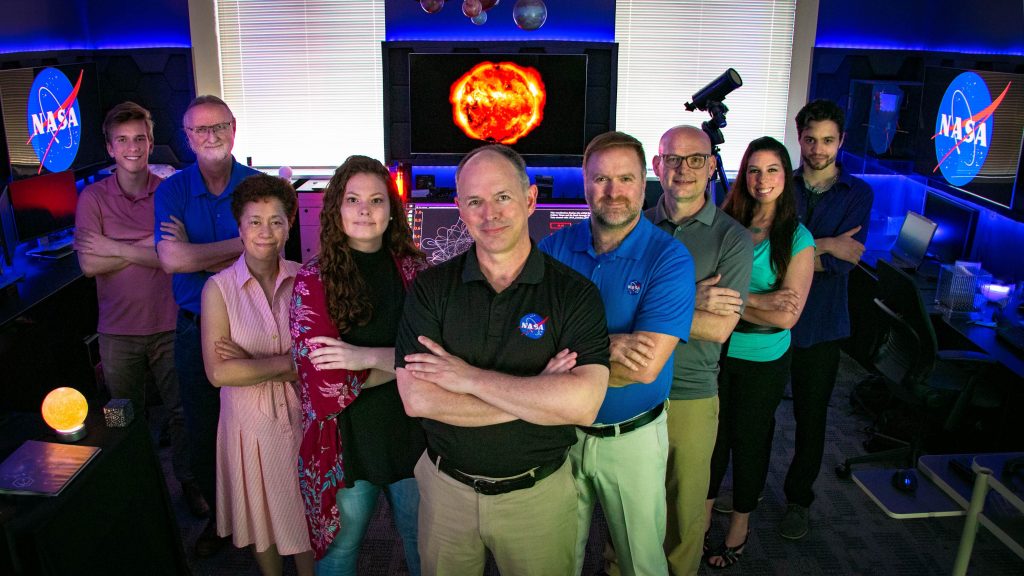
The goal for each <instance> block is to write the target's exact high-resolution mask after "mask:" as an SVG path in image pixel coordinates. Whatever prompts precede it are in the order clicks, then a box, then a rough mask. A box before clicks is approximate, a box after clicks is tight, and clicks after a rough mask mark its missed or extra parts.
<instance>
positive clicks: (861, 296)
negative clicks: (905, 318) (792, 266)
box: [848, 260, 1024, 379]
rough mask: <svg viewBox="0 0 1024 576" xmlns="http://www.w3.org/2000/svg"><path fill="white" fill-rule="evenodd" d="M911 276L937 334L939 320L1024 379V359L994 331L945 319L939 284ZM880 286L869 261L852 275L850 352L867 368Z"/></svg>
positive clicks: (957, 319)
mask: <svg viewBox="0 0 1024 576" xmlns="http://www.w3.org/2000/svg"><path fill="white" fill-rule="evenodd" d="M911 276H912V277H913V278H914V282H915V284H916V285H917V287H918V290H919V291H920V292H921V299H922V300H923V301H924V303H925V305H926V306H928V308H929V312H930V313H931V315H932V323H933V324H934V325H935V327H936V332H937V333H941V332H942V330H941V327H940V324H939V323H938V322H936V320H939V321H941V324H944V325H945V326H948V327H949V328H951V329H952V331H953V332H955V333H956V334H958V335H960V336H961V337H962V338H964V339H965V340H966V341H967V342H969V343H970V345H971V346H973V347H975V348H977V350H979V351H981V352H985V353H986V354H988V355H990V356H992V358H993V359H994V360H995V361H996V362H997V363H999V364H1000V365H1001V366H1003V367H1005V368H1006V369H1007V370H1008V371H1009V372H1010V373H1011V374H1013V375H1015V376H1016V377H1017V378H1018V379H1024V357H1021V355H1020V354H1019V353H1018V352H1016V351H1015V350H1013V349H1012V348H1010V347H1008V346H1006V345H1005V344H1003V343H1002V342H1001V341H999V339H998V338H996V332H995V330H994V329H992V328H986V327H984V326H978V325H976V324H971V323H969V319H967V318H957V317H954V318H949V319H946V318H944V317H943V315H942V314H941V312H940V311H939V310H938V308H937V307H936V306H934V302H935V285H936V281H935V280H931V279H928V278H925V277H922V276H919V275H911ZM877 283H878V279H877V277H876V276H875V270H874V268H873V267H871V266H869V265H868V260H862V261H861V263H860V264H858V265H857V266H856V267H854V269H853V271H852V272H851V273H850V299H849V306H850V323H851V326H850V335H851V343H850V345H849V347H850V349H849V350H848V352H849V353H850V355H851V356H853V357H854V358H855V359H856V360H857V361H858V362H860V363H861V364H863V365H864V366H870V359H869V358H867V356H868V354H869V352H870V351H869V350H867V349H866V348H867V347H869V346H870V343H871V342H872V341H873V339H874V326H873V322H872V321H871V319H872V318H874V317H875V308H874V303H873V299H874V298H875V297H876V296H877V289H876V285H877ZM940 340H941V338H940Z"/></svg>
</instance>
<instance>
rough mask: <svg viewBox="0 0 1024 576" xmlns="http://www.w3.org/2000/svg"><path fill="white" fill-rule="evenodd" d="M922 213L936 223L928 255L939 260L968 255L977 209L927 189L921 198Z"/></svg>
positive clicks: (969, 253)
mask: <svg viewBox="0 0 1024 576" xmlns="http://www.w3.org/2000/svg"><path fill="white" fill-rule="evenodd" d="M924 215H925V216H926V217H927V218H928V219H929V220H932V221H933V222H935V223H936V224H937V225H938V229H937V230H936V231H935V237H934V238H933V239H932V243H931V247H930V248H929V249H928V255H929V256H932V257H934V258H935V259H936V260H938V261H939V262H941V263H943V264H952V263H954V262H956V261H957V260H965V259H968V258H970V257H971V245H972V242H973V240H974V230H975V228H976V227H977V224H978V210H977V209H975V208H972V207H970V206H968V205H966V204H963V203H961V202H957V201H955V200H952V199H950V198H947V197H945V196H942V195H939V194H936V193H935V192H928V193H927V194H925V199H924Z"/></svg>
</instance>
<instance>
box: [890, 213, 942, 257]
mask: <svg viewBox="0 0 1024 576" xmlns="http://www.w3.org/2000/svg"><path fill="white" fill-rule="evenodd" d="M933 234H935V223H934V222H932V221H931V220H928V219H927V218H925V217H923V216H921V215H920V214H918V213H916V212H907V217H906V219H905V220H903V227H902V228H900V235H899V236H897V237H896V243H895V244H894V245H893V247H892V253H893V255H894V256H896V257H897V258H899V259H900V260H901V261H902V262H901V263H902V264H904V265H907V266H911V267H914V268H916V267H918V266H920V265H921V261H922V260H924V256H925V254H926V253H927V252H928V244H929V243H930V242H931V241H932V235H933Z"/></svg>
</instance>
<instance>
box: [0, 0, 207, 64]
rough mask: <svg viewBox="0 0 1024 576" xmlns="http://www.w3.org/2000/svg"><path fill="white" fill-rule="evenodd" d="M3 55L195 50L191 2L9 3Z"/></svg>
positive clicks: (0, 42)
mask: <svg viewBox="0 0 1024 576" xmlns="http://www.w3.org/2000/svg"><path fill="white" fill-rule="evenodd" d="M2 12H3V18H4V24H3V34H0V54H10V53H18V52H51V51H58V50H109V49H118V48H185V47H189V46H191V45H192V41H191V38H190V34H189V24H188V0H147V1H145V2H139V1H137V0H4V2H3V10H2Z"/></svg>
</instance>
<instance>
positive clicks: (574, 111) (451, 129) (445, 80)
mask: <svg viewBox="0 0 1024 576" xmlns="http://www.w3.org/2000/svg"><path fill="white" fill-rule="evenodd" d="M408 57H409V111H410V123H411V126H410V129H411V134H410V138H411V140H410V145H411V151H412V153H413V154H465V153H466V152H469V151H470V150H472V149H474V148H477V147H478V146H482V145H484V144H488V143H502V144H507V145H509V146H511V147H512V148H514V149H515V150H516V151H518V152H519V153H520V154H524V155H576V156H579V155H582V154H583V150H584V147H585V145H586V142H585V141H584V137H585V122H586V107H587V106H586V105H587V55H585V54H464V53H448V54H430V53H411V54H409V55H408Z"/></svg>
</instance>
